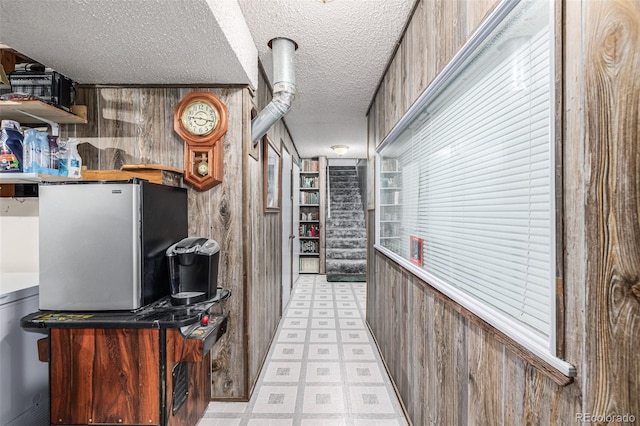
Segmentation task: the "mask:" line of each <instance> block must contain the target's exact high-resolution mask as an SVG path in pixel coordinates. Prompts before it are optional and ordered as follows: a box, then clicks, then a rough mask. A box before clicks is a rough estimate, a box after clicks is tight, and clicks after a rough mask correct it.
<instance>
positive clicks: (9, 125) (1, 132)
mask: <svg viewBox="0 0 640 426" xmlns="http://www.w3.org/2000/svg"><path fill="white" fill-rule="evenodd" d="M22 150H23V148H22V132H21V130H20V123H18V122H17V121H13V120H2V122H1V123H0V171H2V172H22V165H23V161H22V160H23V159H22Z"/></svg>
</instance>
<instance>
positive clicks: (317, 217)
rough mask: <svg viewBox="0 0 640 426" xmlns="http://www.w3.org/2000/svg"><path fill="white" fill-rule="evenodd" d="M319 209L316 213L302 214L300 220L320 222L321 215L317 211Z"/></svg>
mask: <svg viewBox="0 0 640 426" xmlns="http://www.w3.org/2000/svg"><path fill="white" fill-rule="evenodd" d="M317 210H318V209H317V208H316V209H315V211H307V212H303V211H301V212H300V220H316V221H317V220H320V214H319V213H318V211H317Z"/></svg>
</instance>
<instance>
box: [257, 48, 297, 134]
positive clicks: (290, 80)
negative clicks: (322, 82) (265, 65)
mask: <svg viewBox="0 0 640 426" xmlns="http://www.w3.org/2000/svg"><path fill="white" fill-rule="evenodd" d="M269 46H270V47H271V50H272V51H273V99H271V102H270V103H269V105H267V106H266V107H265V108H264V109H263V110H262V111H260V112H259V113H258V115H257V116H256V118H254V119H253V120H252V121H251V140H252V141H253V144H254V145H255V144H257V143H258V142H259V141H260V139H262V137H263V136H264V135H265V134H266V133H267V131H269V129H270V128H271V126H273V125H274V124H275V123H276V122H277V121H278V120H280V118H282V117H283V116H284V115H285V114H286V113H287V112H289V110H290V109H291V103H292V102H293V100H294V98H295V94H296V77H295V71H294V66H293V57H294V53H295V51H296V43H295V42H294V41H293V40H289V39H288V38H274V39H273V40H271V41H270V42H269Z"/></svg>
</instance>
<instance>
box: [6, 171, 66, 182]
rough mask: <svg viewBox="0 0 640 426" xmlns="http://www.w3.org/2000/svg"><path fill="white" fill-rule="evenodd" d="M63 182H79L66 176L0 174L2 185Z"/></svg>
mask: <svg viewBox="0 0 640 426" xmlns="http://www.w3.org/2000/svg"><path fill="white" fill-rule="evenodd" d="M61 180H78V179H73V178H68V177H64V176H55V175H44V174H40V173H0V183H40V182H52V181H61Z"/></svg>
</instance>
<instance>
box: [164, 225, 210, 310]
mask: <svg viewBox="0 0 640 426" xmlns="http://www.w3.org/2000/svg"><path fill="white" fill-rule="evenodd" d="M219 256H220V245H219V244H218V242H217V241H215V240H210V239H207V238H203V237H190V238H184V239H183V240H181V241H178V242H177V243H175V244H173V245H172V246H171V247H169V248H168V249H167V251H166V257H167V264H168V268H169V287H170V291H171V303H172V304H174V305H190V304H193V303H200V302H203V301H205V300H209V299H211V298H213V297H214V296H215V295H216V292H217V288H218V262H219Z"/></svg>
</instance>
